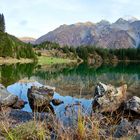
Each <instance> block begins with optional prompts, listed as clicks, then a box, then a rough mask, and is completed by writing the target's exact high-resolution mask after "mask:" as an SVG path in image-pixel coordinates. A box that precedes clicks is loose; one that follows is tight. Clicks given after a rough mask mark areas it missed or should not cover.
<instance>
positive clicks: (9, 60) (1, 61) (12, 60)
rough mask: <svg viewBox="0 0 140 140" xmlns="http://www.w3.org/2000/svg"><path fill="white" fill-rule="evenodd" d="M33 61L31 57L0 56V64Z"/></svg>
mask: <svg viewBox="0 0 140 140" xmlns="http://www.w3.org/2000/svg"><path fill="white" fill-rule="evenodd" d="M33 62H34V61H33V60H32V59H27V58H26V59H25V58H21V59H16V58H12V57H7V58H3V57H0V65H2V64H16V63H21V64H24V63H25V64H26V63H33Z"/></svg>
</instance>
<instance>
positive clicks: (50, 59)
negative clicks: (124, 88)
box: [38, 56, 77, 65]
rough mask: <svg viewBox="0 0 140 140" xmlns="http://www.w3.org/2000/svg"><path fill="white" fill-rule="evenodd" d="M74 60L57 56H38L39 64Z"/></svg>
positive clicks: (71, 61)
mask: <svg viewBox="0 0 140 140" xmlns="http://www.w3.org/2000/svg"><path fill="white" fill-rule="evenodd" d="M75 62H77V60H70V59H64V58H57V57H46V56H40V57H38V64H39V65H52V64H63V63H75Z"/></svg>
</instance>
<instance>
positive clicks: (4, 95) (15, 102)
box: [0, 84, 25, 109]
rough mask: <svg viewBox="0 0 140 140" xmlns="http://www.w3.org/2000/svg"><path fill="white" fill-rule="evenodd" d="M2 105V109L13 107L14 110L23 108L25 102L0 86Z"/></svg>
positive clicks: (0, 101)
mask: <svg viewBox="0 0 140 140" xmlns="http://www.w3.org/2000/svg"><path fill="white" fill-rule="evenodd" d="M0 105H1V107H12V108H19V109H21V108H23V107H24V105H25V102H24V101H23V100H19V99H18V96H16V95H14V94H11V93H9V92H8V91H7V89H6V88H5V87H4V86H3V85H2V84H0Z"/></svg>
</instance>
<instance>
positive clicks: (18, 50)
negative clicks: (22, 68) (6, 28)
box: [0, 32, 36, 59]
mask: <svg viewBox="0 0 140 140" xmlns="http://www.w3.org/2000/svg"><path fill="white" fill-rule="evenodd" d="M0 57H12V58H17V59H20V58H33V59H35V57H36V56H35V53H34V51H33V49H32V46H31V45H30V44H25V43H23V42H21V41H20V40H18V39H17V38H16V37H14V36H12V35H9V34H7V33H4V32H0Z"/></svg>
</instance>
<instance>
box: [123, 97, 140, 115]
mask: <svg viewBox="0 0 140 140" xmlns="http://www.w3.org/2000/svg"><path fill="white" fill-rule="evenodd" d="M124 110H129V111H134V112H136V113H138V114H140V98H139V97H137V96H133V97H132V98H131V99H129V100H128V101H126V102H125V105H124Z"/></svg>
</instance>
